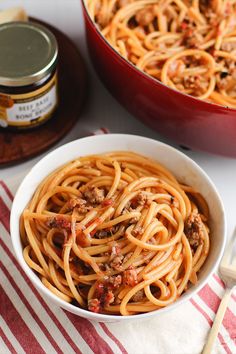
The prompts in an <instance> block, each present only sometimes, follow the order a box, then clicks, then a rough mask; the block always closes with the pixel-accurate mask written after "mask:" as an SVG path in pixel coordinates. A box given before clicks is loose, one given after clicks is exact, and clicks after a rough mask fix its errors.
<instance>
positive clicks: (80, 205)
mask: <svg viewBox="0 0 236 354" xmlns="http://www.w3.org/2000/svg"><path fill="white" fill-rule="evenodd" d="M86 204H87V202H86V200H84V199H82V198H72V199H70V200H69V202H68V209H69V210H73V209H74V208H76V209H77V210H78V212H79V213H80V214H86V213H87V212H88V211H89V210H91V208H92V207H91V206H88V205H86Z"/></svg>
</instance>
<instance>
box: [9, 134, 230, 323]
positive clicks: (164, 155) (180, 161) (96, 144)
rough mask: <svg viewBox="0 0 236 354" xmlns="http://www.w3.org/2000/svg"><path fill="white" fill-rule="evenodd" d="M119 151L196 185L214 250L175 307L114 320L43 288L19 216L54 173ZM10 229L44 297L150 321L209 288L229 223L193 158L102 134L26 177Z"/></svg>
mask: <svg viewBox="0 0 236 354" xmlns="http://www.w3.org/2000/svg"><path fill="white" fill-rule="evenodd" d="M115 150H130V151H134V152H137V153H140V154H143V155H146V156H148V157H150V158H153V159H155V160H157V161H158V162H160V163H162V164H163V165H164V166H165V167H167V168H168V169H169V170H170V171H171V172H172V173H173V174H174V175H175V176H176V177H177V179H178V180H180V181H181V182H183V183H186V184H188V185H191V186H193V187H194V188H195V189H196V190H198V191H199V192H200V193H201V194H202V195H203V196H204V198H205V199H206V201H207V203H208V206H209V210H210V221H209V223H210V229H211V247H210V253H209V256H208V257H207V260H206V262H205V264H204V266H203V268H202V269H201V272H200V273H199V281H198V283H197V284H196V285H195V286H192V287H191V288H190V289H189V290H188V291H187V292H186V293H184V294H183V295H181V297H180V298H179V299H178V300H177V301H176V302H174V303H173V304H172V305H169V306H167V307H165V308H163V309H160V310H157V311H153V312H149V313H144V314H139V315H136V316H114V315H103V314H97V313H92V312H89V311H87V310H83V309H81V308H79V307H76V306H74V305H71V304H68V303H66V302H64V301H63V300H61V299H60V298H58V297H57V296H56V295H54V294H53V293H51V292H50V291H49V290H48V289H47V288H46V287H45V286H44V285H43V284H42V282H41V281H40V279H39V278H38V277H37V275H36V274H35V273H34V272H33V271H32V269H31V268H29V266H28V265H27V264H26V262H25V260H24V258H23V254H22V245H21V240H20V233H19V218H20V215H21V213H22V211H23V210H24V208H25V207H26V205H27V204H28V202H29V201H30V199H31V197H32V195H33V193H34V191H35V189H36V188H37V186H38V185H39V183H40V182H41V181H42V179H44V178H45V177H46V176H47V175H48V174H49V173H50V172H52V171H53V170H55V169H56V168H57V167H59V166H61V165H62V164H65V163H66V162H69V161H71V160H73V159H75V158H77V157H79V156H83V155H89V154H94V153H104V152H108V151H115ZM10 228H11V238H12V243H13V247H14V250H15V253H16V257H17V259H18V262H19V264H20V266H21V267H22V268H23V270H24V271H25V273H26V274H27V276H28V277H29V279H30V280H31V281H32V283H33V284H34V285H35V287H36V288H37V289H38V290H39V291H40V292H41V293H42V295H43V296H45V298H47V299H49V300H51V301H53V302H54V303H55V304H57V305H58V306H60V307H62V308H64V309H66V310H68V311H70V312H73V313H74V314H76V315H79V316H81V317H85V318H87V319H90V320H96V321H100V322H114V321H126V320H132V319H135V320H138V319H144V318H149V317H151V316H158V315H161V314H162V313H164V312H167V311H170V310H171V309H173V308H175V307H176V306H179V305H181V304H183V303H184V302H185V301H187V300H188V299H189V298H191V297H192V296H193V295H194V294H196V293H197V292H198V291H199V290H200V289H201V288H202V287H203V286H204V285H205V284H206V282H207V281H208V279H209V277H210V276H211V274H212V273H213V272H214V271H215V269H216V267H217V265H218V264H219V261H220V259H221V256H222V254H223V251H224V246H225V241H226V224H225V215H224V208H223V205H222V201H221V199H220V197H219V194H218V192H217V190H216V188H215V186H214V184H213V183H212V181H211V180H210V178H209V177H208V176H207V175H206V173H205V172H204V171H203V170H202V169H201V168H200V167H199V166H198V165H197V164H196V163H195V162H194V161H192V160H191V159H190V158H188V157H187V156H185V155H184V154H183V153H181V152H179V151H178V150H176V149H174V148H172V147H170V146H168V145H166V144H163V143H161V142H159V141H156V140H152V139H148V138H144V137H140V136H135V135H126V134H109V135H98V136H91V137H87V138H83V139H78V140H75V141H72V142H70V143H68V144H66V145H63V146H61V147H59V148H58V149H56V150H54V151H52V152H51V153H49V154H48V155H47V156H45V157H44V158H43V159H42V160H40V161H39V162H38V163H37V164H36V165H35V166H34V167H33V168H32V170H31V171H30V172H29V173H28V175H27V176H26V177H25V178H24V180H23V182H22V183H21V185H20V187H19V188H18V191H17V193H16V196H15V199H14V202H13V205H12V210H11V220H10Z"/></svg>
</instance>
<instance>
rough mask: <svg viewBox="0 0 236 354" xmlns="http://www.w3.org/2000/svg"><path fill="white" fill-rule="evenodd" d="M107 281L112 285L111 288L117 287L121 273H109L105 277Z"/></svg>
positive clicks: (120, 280) (120, 282)
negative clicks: (109, 274) (108, 275)
mask: <svg viewBox="0 0 236 354" xmlns="http://www.w3.org/2000/svg"><path fill="white" fill-rule="evenodd" d="M107 283H108V284H109V285H111V286H112V288H114V289H117V288H119V286H120V285H121V284H122V276H121V275H111V276H110V277H108V279H107Z"/></svg>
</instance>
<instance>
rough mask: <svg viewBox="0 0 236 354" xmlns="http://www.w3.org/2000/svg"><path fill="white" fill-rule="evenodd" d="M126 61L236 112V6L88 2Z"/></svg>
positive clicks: (153, 0) (228, 0)
mask: <svg viewBox="0 0 236 354" xmlns="http://www.w3.org/2000/svg"><path fill="white" fill-rule="evenodd" d="M85 2H86V4H87V8H88V12H89V14H90V16H91V18H92V20H93V21H94V22H95V23H96V24H97V25H98V27H99V29H100V30H101V33H102V34H103V36H104V37H105V38H106V39H107V40H108V42H109V43H110V44H111V45H112V46H113V48H114V49H115V50H116V51H118V52H119V53H120V54H121V55H122V56H123V57H124V58H125V59H127V60H129V61H130V62H131V63H133V64H134V65H136V66H137V67H138V68H139V69H140V70H142V71H144V72H145V73H147V74H149V75H151V76H152V77H153V78H156V79H157V80H159V81H162V82H163V83H164V84H165V85H167V86H170V87H171V88H173V89H176V90H178V91H180V92H183V93H186V94H189V95H192V96H194V97H196V98H199V99H203V100H207V101H209V102H214V103H217V104H221V105H224V106H227V107H231V108H236V1H235V0H106V1H105V0H85Z"/></svg>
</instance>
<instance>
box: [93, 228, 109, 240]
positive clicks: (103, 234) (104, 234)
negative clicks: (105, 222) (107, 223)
mask: <svg viewBox="0 0 236 354" xmlns="http://www.w3.org/2000/svg"><path fill="white" fill-rule="evenodd" d="M108 236H110V233H109V232H108V231H105V230H99V231H96V233H95V234H94V237H96V238H105V237H108Z"/></svg>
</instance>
